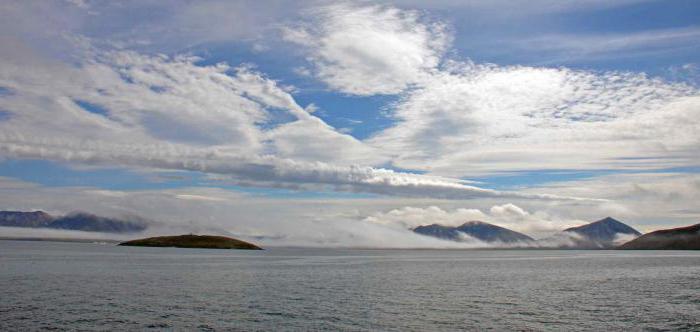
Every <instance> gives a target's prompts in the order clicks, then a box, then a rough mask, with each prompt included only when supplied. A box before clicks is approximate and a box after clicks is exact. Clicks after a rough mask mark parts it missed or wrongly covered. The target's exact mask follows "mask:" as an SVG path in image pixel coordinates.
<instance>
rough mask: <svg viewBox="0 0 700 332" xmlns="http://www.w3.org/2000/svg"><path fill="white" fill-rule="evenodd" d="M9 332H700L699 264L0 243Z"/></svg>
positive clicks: (659, 257) (679, 255)
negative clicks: (212, 331)
mask: <svg viewBox="0 0 700 332" xmlns="http://www.w3.org/2000/svg"><path fill="white" fill-rule="evenodd" d="M0 294H1V297H0V330H2V331H27V330H44V329H46V330H50V329H51V330H53V329H58V330H148V329H153V330H205V331H206V330H222V331H271V330H277V331H280V330H281V331H286V330H289V331H320V330H329V331H338V330H341V331H345V330H347V331H459V330H496V331H503V330H521V331H522V330H526V331H527V330H552V331H575V330H590V331H617V330H633V331H638V330H650V331H656V330H691V331H700V252H688V251H666V252H662V251H648V252H637V251H556V250H547V251H535V250H340V249H283V248H272V249H268V250H265V251H236V250H204V249H173V248H137V247H118V246H115V245H111V244H110V245H104V244H103V245H100V244H89V243H59V242H29V241H0Z"/></svg>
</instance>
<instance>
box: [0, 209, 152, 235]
mask: <svg viewBox="0 0 700 332" xmlns="http://www.w3.org/2000/svg"><path fill="white" fill-rule="evenodd" d="M0 226H4V227H25V228H49V229H63V230H74V231H85V232H104V233H137V232H141V231H143V230H145V229H146V228H147V227H148V224H147V223H146V222H145V221H144V220H142V219H141V218H138V217H132V218H129V219H128V220H122V219H116V218H107V217H100V216H97V215H94V214H90V213H85V212H73V213H70V214H68V215H65V216H60V217H54V216H52V215H50V214H48V213H46V212H43V211H34V212H21V211H0Z"/></svg>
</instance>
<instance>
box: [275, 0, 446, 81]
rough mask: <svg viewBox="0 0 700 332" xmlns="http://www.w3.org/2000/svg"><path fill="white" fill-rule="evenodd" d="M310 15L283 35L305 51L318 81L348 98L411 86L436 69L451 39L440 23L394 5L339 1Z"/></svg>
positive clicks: (288, 28) (287, 29)
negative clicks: (345, 94) (348, 95)
mask: <svg viewBox="0 0 700 332" xmlns="http://www.w3.org/2000/svg"><path fill="white" fill-rule="evenodd" d="M309 15H310V22H309V23H308V24H306V25H302V26H297V27H286V28H285V29H284V30H283V32H284V37H285V39H286V40H288V41H291V42H293V43H296V44H298V45H300V46H302V47H305V48H306V52H307V55H308V58H309V59H310V60H311V62H312V63H313V64H314V65H315V69H316V73H315V74H316V76H317V77H318V78H319V79H320V80H322V81H323V82H325V83H326V84H328V86H329V87H330V88H332V89H335V90H338V91H341V92H344V93H348V94H355V95H373V94H396V93H399V92H401V91H403V90H404V89H406V88H407V87H410V86H411V85H414V84H416V83H417V82H419V81H421V80H423V78H424V77H425V76H426V75H429V73H431V72H432V71H434V70H435V69H436V68H437V66H438V65H439V63H440V59H441V57H442V54H443V52H444V51H445V49H446V47H447V45H448V41H449V39H450V37H449V34H448V32H447V31H446V28H445V26H444V25H443V24H441V23H439V22H430V21H427V20H426V19H425V18H423V17H422V16H421V14H420V13H419V12H416V11H407V10H399V9H397V8H394V7H388V6H379V5H375V6H359V5H351V4H348V3H343V4H336V5H329V6H324V7H321V8H318V9H314V10H310V11H309Z"/></svg>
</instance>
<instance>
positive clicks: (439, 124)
mask: <svg viewBox="0 0 700 332" xmlns="http://www.w3.org/2000/svg"><path fill="white" fill-rule="evenodd" d="M699 23H700V4H698V2H697V1H650V0H622V1H614V2H610V1H599V0H586V1H554V0H534V1H527V2H524V1H498V0H497V1H449V0H438V1H430V2H425V1H410V0H407V1H378V2H365V1H358V2H339V1H333V2H327V1H196V2H192V1H167V2H164V1H147V0H146V1H143V0H142V1H89V0H71V1H52V2H46V1H3V2H2V3H0V31H1V32H0V209H4V210H36V209H39V210H44V211H47V212H49V213H53V214H65V213H70V212H71V211H86V212H92V213H97V214H101V215H107V216H115V217H118V216H127V215H138V216H141V217H143V218H147V219H150V220H152V221H154V222H156V223H158V224H160V225H164V227H165V229H172V230H173V231H174V230H178V231H180V230H183V229H194V230H202V231H207V230H223V231H225V232H228V233H230V234H234V235H236V236H239V237H242V238H245V239H255V240H256V241H258V242H260V243H262V244H277V245H312V246H361V247H424V246H425V247H433V246H446V245H448V244H446V243H445V242H444V241H440V240H437V239H428V238H424V237H422V236H419V235H415V234H412V232H411V231H410V229H409V228H411V227H415V226H418V225H424V224H432V223H442V224H449V225H458V224H461V223H463V222H466V221H469V220H482V221H486V222H491V223H494V224H497V225H500V226H504V227H508V228H511V229H513V230H517V231H521V232H524V233H527V234H529V235H532V236H534V237H545V236H549V235H551V234H553V233H555V232H557V231H560V230H562V229H564V228H566V227H570V226H576V225H580V224H583V223H586V222H590V221H594V220H597V219H601V218H604V217H606V216H613V217H615V218H617V219H619V220H622V221H624V222H626V223H627V224H629V225H631V226H633V227H635V228H637V229H639V230H641V231H651V230H655V229H659V228H668V227H675V226H682V225H688V224H694V223H697V222H698V220H700V205H698V203H697V202H698V201H699V199H700V67H699V66H700V24H699ZM167 227H170V228H167Z"/></svg>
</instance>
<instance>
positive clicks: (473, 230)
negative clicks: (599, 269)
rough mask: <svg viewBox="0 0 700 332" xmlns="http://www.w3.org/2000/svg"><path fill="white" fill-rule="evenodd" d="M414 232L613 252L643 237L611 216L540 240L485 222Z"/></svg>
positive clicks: (450, 237)
mask: <svg viewBox="0 0 700 332" xmlns="http://www.w3.org/2000/svg"><path fill="white" fill-rule="evenodd" d="M413 231H414V232H415V233H418V234H421V235H426V236H432V237H436V238H440V239H444V240H451V241H458V242H459V241H465V239H468V238H467V237H466V236H469V237H471V238H475V239H477V240H481V241H483V242H487V243H503V244H516V245H519V246H520V245H522V246H523V247H552V248H567V249H611V248H614V247H615V246H616V245H617V244H618V242H620V241H625V240H629V239H631V238H635V237H637V236H640V235H641V233H640V232H639V231H637V230H636V229H634V228H632V227H630V226H628V225H625V224H624V223H622V222H620V221H618V220H616V219H614V218H611V217H607V218H604V219H601V220H598V221H595V222H592V223H589V224H586V225H582V226H577V227H571V228H567V229H565V230H564V231H562V232H560V233H558V234H555V235H554V236H552V237H549V238H545V239H540V240H535V239H533V238H531V237H529V236H527V235H525V234H522V233H518V232H516V231H513V230H510V229H507V228H504V227H500V226H496V225H492V224H489V223H486V222H483V221H469V222H466V223H464V224H462V225H460V226H457V227H451V226H444V225H439V224H432V225H426V226H418V227H416V228H413ZM465 235H466V236H465Z"/></svg>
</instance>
